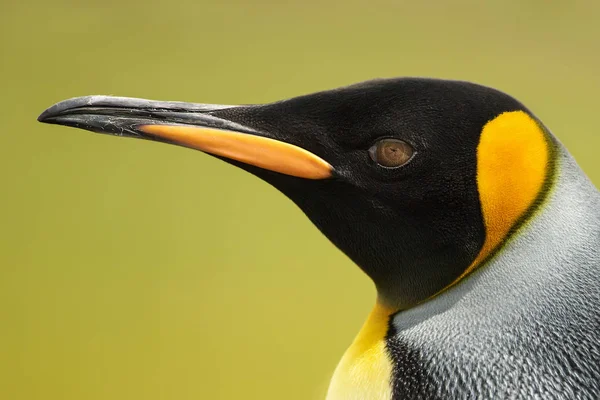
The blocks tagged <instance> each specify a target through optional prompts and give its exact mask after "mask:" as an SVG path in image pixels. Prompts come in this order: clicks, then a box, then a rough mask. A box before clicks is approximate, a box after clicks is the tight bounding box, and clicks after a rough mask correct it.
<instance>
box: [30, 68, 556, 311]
mask: <svg viewBox="0 0 600 400" xmlns="http://www.w3.org/2000/svg"><path fill="white" fill-rule="evenodd" d="M39 120H40V121H42V122H48V123H55V124H61V125H68V126H75V127H79V128H83V129H87V130H91V131H94V132H100V133H108V134H114V135H119V136H129V137H137V138H143V139H149V140H155V141H162V142H168V143H173V144H178V145H182V146H186V147H191V148H195V149H199V150H202V151H204V152H206V153H208V154H212V155H214V156H216V157H218V158H221V159H223V160H225V161H226V162H229V163H231V164H233V165H236V166H238V167H240V168H243V169H244V170H246V171H248V172H250V173H252V174H254V175H255V176H257V177H259V178H261V179H263V180H264V181H266V182H268V183H269V184H271V185H273V186H274V187H275V188H277V189H278V190H280V191H281V192H282V193H284V194H285V195H286V196H287V197H289V198H290V199H291V200H292V201H293V202H294V203H296V204H297V205H298V206H299V207H300V208H301V209H302V210H303V212H304V213H305V214H306V215H307V216H308V218H310V220H311V221H312V222H313V223H314V224H315V225H316V226H317V227H318V228H319V229H320V230H321V232H323V234H325V236H327V237H328V238H329V239H330V240H331V241H332V242H333V243H334V244H335V245H336V246H337V247H338V248H339V249H341V250H342V251H343V252H344V253H345V254H346V255H347V256H349V257H350V258H351V259H352V260H353V261H354V262H355V263H356V264H357V265H358V266H359V267H360V268H361V269H362V270H363V271H364V272H365V273H366V274H367V275H369V276H370V277H371V278H372V280H373V281H374V283H375V285H376V287H377V290H378V294H379V301H380V302H381V303H383V304H385V305H387V306H388V307H390V308H393V309H396V310H400V309H406V308H409V307H411V306H413V305H415V304H417V303H419V302H422V301H425V300H426V299H428V298H430V297H432V296H433V295H435V294H436V293H439V292H440V291H442V290H444V289H446V288H448V287H450V286H452V285H454V284H455V283H457V282H458V281H460V280H461V279H462V278H463V277H464V276H466V275H467V274H468V273H469V272H471V271H472V270H474V269H475V268H476V267H477V266H479V265H481V264H482V263H484V262H485V261H486V259H488V258H489V257H491V256H492V255H493V254H494V252H495V251H496V250H497V249H498V248H499V247H500V246H501V245H502V243H504V242H505V241H506V240H507V239H508V238H509V237H510V235H511V234H512V233H513V232H514V231H515V229H516V228H517V227H518V226H519V225H520V224H522V222H523V221H524V220H526V219H527V215H529V214H531V212H533V210H534V209H535V207H536V205H537V204H539V202H540V201H541V199H542V198H543V196H544V193H545V192H546V191H547V190H546V187H547V181H548V179H549V177H550V175H551V172H552V159H553V158H552V147H553V146H552V143H551V137H550V135H549V134H548V132H547V131H546V130H545V128H544V127H543V125H541V123H540V122H539V121H537V120H536V119H535V117H533V116H532V114H531V113H530V112H529V111H528V110H527V109H526V108H525V107H524V106H523V105H522V104H521V103H519V102H518V101H517V100H515V99H513V98H512V97H510V96H508V95H506V94H504V93H502V92H499V91H497V90H494V89H491V88H487V87H484V86H480V85H476V84H472V83H467V82H460V81H447V80H435V79H420V78H400V79H385V80H375V81H369V82H365V83H361V84H357V85H352V86H348V87H344V88H339V89H334V90H329V91H323V92H318V93H314V94H309V95H304V96H300V97H295V98H292V99H289V100H284V101H279V102H275V103H270V104H261V105H246V106H220V105H219V106H218V105H208V104H191V103H181V102H157V101H150V100H141V99H131V98H118V97H107V96H89V97H83V98H75V99H70V100H66V101H63V102H61V103H58V104H56V105H54V106H52V107H51V108H49V109H48V110H46V111H45V112H44V113H43V114H42V115H41V116H40V117H39ZM299 250H302V251H310V249H303V248H302V247H301V245H300V248H299Z"/></svg>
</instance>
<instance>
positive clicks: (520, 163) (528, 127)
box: [444, 111, 553, 290]
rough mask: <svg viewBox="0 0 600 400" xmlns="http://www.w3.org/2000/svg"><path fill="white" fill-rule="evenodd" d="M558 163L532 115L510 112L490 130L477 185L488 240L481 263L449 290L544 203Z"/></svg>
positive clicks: (479, 153)
mask: <svg viewBox="0 0 600 400" xmlns="http://www.w3.org/2000/svg"><path fill="white" fill-rule="evenodd" d="M552 165H553V160H552V148H551V145H550V143H549V138H547V137H546V134H545V132H544V131H543V129H542V128H541V127H540V126H539V125H538V123H537V122H536V121H535V120H534V119H533V118H532V117H531V116H529V115H528V114H527V113H525V112H523V111H512V112H506V113H503V114H500V115H499V116H498V117H496V118H495V119H493V120H492V121H490V122H488V123H487V124H486V125H485V126H484V128H483V131H482V133H481V138H480V140H479V146H478V147H477V187H478V189H479V199H480V202H481V211H482V213H483V221H484V225H485V231H486V237H485V241H484V243H483V246H482V248H481V250H480V252H479V254H478V255H477V257H476V258H475V260H473V262H472V263H471V265H469V267H468V268H467V269H466V270H465V271H464V272H463V273H462V274H461V275H460V276H459V277H458V278H457V279H456V280H455V281H454V282H452V283H451V284H450V285H449V286H448V287H451V286H453V285H454V284H456V283H457V282H458V281H460V280H461V279H463V278H464V277H465V276H466V275H468V274H469V273H470V272H472V271H473V270H474V269H475V268H477V267H478V266H479V265H481V264H482V263H483V262H484V261H486V260H487V259H488V258H489V257H491V256H492V255H493V254H494V253H495V252H496V250H497V249H499V248H500V246H501V245H502V244H503V243H504V241H505V240H506V239H507V238H508V237H509V236H510V235H511V234H512V233H513V231H514V230H515V229H517V228H518V227H519V226H520V225H521V223H522V222H523V220H524V219H525V217H526V216H527V215H528V214H529V213H530V212H531V211H533V210H534V209H535V207H536V206H537V205H538V204H539V203H540V202H541V201H542V200H543V199H542V197H541V195H542V194H543V192H544V191H543V188H544V184H545V183H546V181H547V180H548V179H549V178H550V176H551V173H552ZM446 289H447V288H446ZM444 290H445V289H444Z"/></svg>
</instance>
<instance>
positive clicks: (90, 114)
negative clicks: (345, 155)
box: [38, 96, 333, 179]
mask: <svg viewBox="0 0 600 400" xmlns="http://www.w3.org/2000/svg"><path fill="white" fill-rule="evenodd" d="M233 107H235V106H223V105H213V104H195V103H184V102H170V101H169V102H167V101H154V100H145V99H134V98H128V97H112V96H86V97H76V98H73V99H69V100H65V101H62V102H60V103H57V104H55V105H53V106H52V107H50V108H48V109H47V110H46V111H44V112H43V113H42V114H41V115H40V116H39V117H38V121H40V122H45V123H49V124H58V125H65V126H72V127H76V128H81V129H86V130H89V131H92V132H97V133H104V134H109V135H115V136H124V137H133V138H138V139H146V140H153V141H159V142H166V143H171V144H176V145H179V146H184V147H188V148H192V149H196V150H201V151H203V152H205V153H209V154H212V155H215V156H218V157H222V158H225V159H229V160H234V161H238V162H241V163H244V164H248V165H252V166H255V167H259V168H262V169H265V170H270V171H274V172H278V173H281V174H285V175H290V176H295V177H298V178H305V179H326V178H330V177H331V176H332V175H333V167H332V166H331V165H330V164H329V163H328V162H327V161H325V160H323V159H322V158H320V157H319V156H317V155H315V154H313V153H311V152H309V151H307V150H305V149H303V148H301V147H299V146H296V145H294V144H292V143H288V142H286V141H282V140H279V139H276V138H275V137H274V135H273V134H269V133H268V132H262V131H258V130H255V129H253V128H250V127H248V126H245V125H242V124H239V123H236V122H233V121H230V120H227V119H224V118H220V117H218V116H216V115H214V113H215V112H217V111H219V110H224V109H228V108H233Z"/></svg>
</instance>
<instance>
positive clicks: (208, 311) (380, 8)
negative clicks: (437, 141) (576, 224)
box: [0, 0, 600, 400]
mask: <svg viewBox="0 0 600 400" xmlns="http://www.w3.org/2000/svg"><path fill="white" fill-rule="evenodd" d="M421 3H423V4H419V2H415V1H400V0H395V1H392V0H388V1H383V0H371V1H336V2H329V1H313V0H305V1H298V2H289V1H287V2H286V1H283V2H276V1H272V2H267V1H262V2H261V1H254V2H249V1H247V0H238V1H212V2H209V1H189V0H187V1H186V0H184V1H176V2H166V1H155V0H148V1H144V2H133V1H126V0H121V1H114V0H102V1H99V0H94V1H86V2H75V1H65V0H53V1H39V0H32V1H28V2H17V1H16V0H12V1H11V0H8V1H7V0H3V1H2V3H1V5H0V33H1V34H0V50H1V57H0V65H1V71H0V83H1V86H0V87H1V92H0V93H1V94H0V163H1V168H0V174H1V178H2V182H3V189H2V196H1V200H0V201H1V203H0V204H1V207H0V213H1V215H0V216H1V223H2V229H0V235H1V241H0V243H1V249H0V250H1V251H0V266H1V268H0V323H1V325H0V398H2V399H7V400H8V399H10V400H21V399H27V400H37V399H40V400H41V399H45V400H51V399H65V400H67V399H69V400H70V399H73V400H75V399H77V400H81V399H111V400H117V399H145V400H151V399H177V400H186V399H234V398H249V399H283V398H285V399H311V398H314V399H318V398H322V397H323V394H324V392H325V390H326V387H327V382H328V379H329V377H330V375H331V373H332V371H333V369H334V367H335V365H336V363H337V361H338V359H339V358H340V357H341V355H342V353H343V351H344V350H345V348H346V346H347V345H348V344H349V342H350V341H351V340H352V338H353V337H354V335H355V333H356V332H357V331H358V329H359V327H360V325H361V324H362V322H363V319H364V317H365V316H366V314H367V313H368V311H369V310H370V308H371V306H372V303H373V301H374V290H373V288H372V286H371V284H370V282H369V281H368V280H367V278H366V277H364V276H363V275H362V273H361V272H360V271H359V270H358V268H356V267H355V266H354V265H352V263H351V262H350V261H348V260H347V259H346V258H345V256H344V255H343V254H341V253H340V252H339V251H337V250H336V249H335V248H334V247H333V246H332V245H331V244H329V243H328V241H327V240H326V239H325V238H324V237H322V235H321V234H320V233H319V232H318V231H317V230H316V229H315V228H314V227H312V226H311V224H310V223H309V222H308V220H307V219H306V218H305V217H304V216H303V215H302V213H301V212H300V211H299V210H298V209H297V208H296V207H295V206H294V205H293V204H292V203H291V202H290V201H288V200H287V199H286V198H284V197H283V196H282V195H280V194H279V193H278V192H276V191H275V190H274V189H272V188H271V187H269V186H268V185H266V184H264V183H262V182H261V181H259V180H258V179H256V178H254V177H252V176H250V175H247V174H245V173H243V172H241V171H238V170H236V169H235V168H233V167H231V166H228V165H226V164H224V163H222V162H220V161H218V160H215V159H213V158H211V157H208V156H205V155H203V154H201V153H199V152H195V151H191V150H187V149H183V148H178V147H173V146H166V145H163V144H158V143H151V142H144V141H135V140H121V139H115V138H112V137H108V136H100V135H93V134H91V133H86V132H83V131H78V130H75V129H69V128H64V127H56V126H48V125H41V124H38V123H37V122H36V117H37V115H38V114H39V113H40V112H41V111H42V110H43V109H44V108H46V107H47V106H49V105H51V104H52V103H54V102H56V101H58V100H62V99H65V98H68V97H73V96H80V95H86V94H114V95H126V96H136V97H147V98H153V99H166V100H185V101H198V102H211V103H224V104H229V103H231V104H236V103H258V102H268V101H273V100H278V99H281V98H285V97H291V96H296V95H299V94H303V93H308V92H312V91H315V90H321V89H327V88H332V87H336V86H340V85H345V84H350V83H354V82H357V81H362V80H366V79H370V78H375V77H388V76H400V75H421V76H435V77H443V78H457V79H467V80H472V81H476V82H479V83H483V84H487V85H490V86H494V87H497V88H499V89H502V90H504V91H507V92H509V93H511V94H513V95H514V96H516V97H518V98H519V99H521V100H522V101H523V102H525V104H527V105H528V106H529V107H530V108H531V109H532V110H533V111H534V112H535V113H536V114H537V115H538V116H539V117H540V118H541V119H542V120H543V121H545V123H546V124H547V126H548V127H549V128H550V129H551V130H553V131H554V133H555V134H556V135H557V136H558V137H559V138H560V139H561V140H562V141H563V142H564V143H565V144H566V145H567V147H568V148H569V149H570V151H571V152H572V153H573V154H574V155H575V156H576V158H577V159H578V160H579V162H580V164H581V166H582V167H583V168H584V170H586V172H587V173H588V174H589V175H590V176H591V177H592V179H594V180H595V182H599V181H600V160H599V158H598V156H597V148H598V146H600V136H599V135H598V131H599V129H598V126H597V124H598V106H599V102H598V95H599V93H600V74H599V73H598V71H600V44H599V43H600V42H599V40H598V38H599V37H600V25H599V24H598V23H597V21H598V20H599V19H600V3H598V2H597V1H593V0H589V1H573V2H567V1H562V2H547V1H541V0H540V1H516V0H512V1H506V0H503V1H496V2H485V5H483V3H484V2H479V1H455V2H439V4H438V3H436V2H421ZM450 3H451V4H450Z"/></svg>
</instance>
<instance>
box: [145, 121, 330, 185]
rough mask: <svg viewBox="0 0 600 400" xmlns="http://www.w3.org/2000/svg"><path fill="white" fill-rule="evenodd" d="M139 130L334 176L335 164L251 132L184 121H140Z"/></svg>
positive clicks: (295, 172)
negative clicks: (174, 122) (184, 123)
mask: <svg viewBox="0 0 600 400" xmlns="http://www.w3.org/2000/svg"><path fill="white" fill-rule="evenodd" d="M137 129H138V130H140V131H141V132H144V133H146V134H148V135H151V136H153V137H156V138H158V139H163V140H166V141H168V142H171V143H173V144H177V145H180V146H184V147H189V148H192V149H196V150H201V151H204V152H206V153H209V154H213V155H217V156H221V157H226V158H229V159H231V160H236V161H240V162H243V163H245V164H249V165H254V166H256V167H259V168H263V169H267V170H270V171H275V172H279V173H281V174H285V175H291V176H295V177H298V178H305V179H326V178H329V177H331V175H332V173H333V167H332V166H331V165H329V163H328V162H326V161H325V160H323V159H322V158H320V157H318V156H316V155H315V154H313V153H311V152H309V151H307V150H304V149H303V148H300V147H298V146H295V145H293V144H289V143H285V142H281V141H279V140H275V139H269V138H265V137H262V136H256V135H252V134H247V133H241V132H235V131H228V130H221V129H214V128H204V127H195V126H181V125H140V126H138V127H137Z"/></svg>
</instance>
